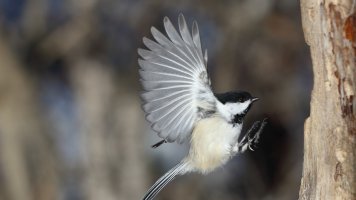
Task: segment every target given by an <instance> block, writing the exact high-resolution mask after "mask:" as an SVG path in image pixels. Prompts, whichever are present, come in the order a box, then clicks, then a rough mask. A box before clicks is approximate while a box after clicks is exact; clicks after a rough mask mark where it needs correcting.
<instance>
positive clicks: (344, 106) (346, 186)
mask: <svg viewBox="0 0 356 200" xmlns="http://www.w3.org/2000/svg"><path fill="white" fill-rule="evenodd" d="M301 11H302V23H303V30H304V35H305V40H306V42H307V43H308V45H309V46H310V51H311V57H312V61H313V72H314V88H313V91H312V99H311V105H310V117H309V118H308V119H307V120H306V122H305V127H304V128H305V130H304V142H305V143H304V166H303V177H302V182H301V187H300V193H299V199H356V182H355V176H356V175H355V174H356V170H355V164H356V162H355V161H356V155H355V154H356V152H355V149H356V148H355V147H356V145H355V144H356V141H355V139H356V98H355V91H356V68H355V67H356V64H355V63H356V62H355V52H356V32H355V31H356V24H355V23H356V14H355V0H353V1H352V0H302V1H301Z"/></svg>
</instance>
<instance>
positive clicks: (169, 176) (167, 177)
mask: <svg viewBox="0 0 356 200" xmlns="http://www.w3.org/2000/svg"><path fill="white" fill-rule="evenodd" d="M186 166H187V165H186V163H184V162H181V163H179V164H177V165H176V166H174V167H173V168H172V169H171V170H169V171H168V172H167V173H165V174H164V175H163V176H162V177H161V178H159V179H158V180H157V181H156V183H155V184H154V185H153V186H152V187H151V188H150V189H149V190H148V191H147V193H146V195H145V196H144V197H143V200H151V199H153V198H155V196H156V195H157V194H158V192H160V191H161V190H162V189H163V188H164V186H166V185H167V184H168V183H169V182H171V181H172V180H173V179H174V178H175V177H176V176H177V175H180V174H183V173H185V171H186Z"/></svg>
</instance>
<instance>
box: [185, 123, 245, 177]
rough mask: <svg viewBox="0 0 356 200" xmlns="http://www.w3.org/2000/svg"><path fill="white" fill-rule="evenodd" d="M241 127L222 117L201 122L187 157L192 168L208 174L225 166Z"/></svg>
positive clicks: (194, 133) (194, 131) (193, 136)
mask: <svg viewBox="0 0 356 200" xmlns="http://www.w3.org/2000/svg"><path fill="white" fill-rule="evenodd" d="M241 127H242V125H239V124H236V125H235V126H234V125H232V124H230V123H228V122H227V121H226V120H225V119H224V118H221V117H212V118H206V119H202V120H200V121H199V122H198V123H197V125H196V126H195V128H194V130H193V133H192V138H191V147H190V152H189V155H188V157H187V159H188V160H189V162H190V163H191V165H192V167H193V168H194V169H195V170H197V171H201V172H202V173H207V172H210V171H212V170H214V169H215V168H217V167H219V166H221V165H223V164H225V163H226V162H227V161H228V160H229V158H230V156H231V148H232V145H234V144H235V143H236V142H237V138H238V137H239V134H240V132H241Z"/></svg>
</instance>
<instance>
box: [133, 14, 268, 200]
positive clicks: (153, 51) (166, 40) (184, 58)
mask: <svg viewBox="0 0 356 200" xmlns="http://www.w3.org/2000/svg"><path fill="white" fill-rule="evenodd" d="M178 25H179V33H178V32H177V31H176V29H175V28H174V26H173V25H172V23H171V21H170V20H169V19H168V18H167V17H165V18H164V27H165V29H166V32H167V35H168V37H166V36H165V35H163V34H162V33H161V32H159V31H158V30H157V29H156V28H154V27H152V28H151V32H152V35H153V37H154V39H155V40H156V42H155V41H152V40H150V39H147V38H143V43H144V44H145V46H146V47H147V48H148V49H149V50H145V49H138V54H139V55H140V56H141V57H142V59H139V60H138V63H139V65H140V67H141V69H140V76H141V82H142V86H143V88H144V92H143V93H142V99H143V101H144V105H143V110H144V111H145V112H146V119H147V120H148V121H149V122H150V123H151V125H152V129H153V130H154V131H156V132H157V133H158V135H159V136H160V137H161V138H163V140H162V141H160V142H158V143H157V144H155V145H154V146H153V147H157V146H159V145H161V144H162V143H165V142H175V141H177V142H178V143H183V142H184V141H186V140H189V139H190V150H189V153H188V155H187V156H186V157H185V158H184V159H183V160H182V161H181V162H180V163H179V164H177V165H176V166H175V167H173V168H172V169H171V170H169V171H168V172H167V173H166V174H164V175H163V176H162V177H161V178H160V179H158V180H157V182H156V183H155V184H154V185H153V186H152V187H151V188H150V189H149V190H148V192H147V193H146V195H145V196H144V197H143V199H144V200H149V199H153V198H154V197H155V196H156V195H157V193H158V192H159V191H160V190H162V188H163V187H164V186H166V185H167V184H168V183H169V182H170V181H172V180H173V179H174V178H175V177H176V176H177V175H182V174H185V173H188V172H200V173H203V174H206V173H209V172H211V171H213V170H214V169H216V168H217V167H220V166H222V165H223V164H225V163H226V162H227V161H228V160H229V159H230V158H231V157H232V156H234V155H235V154H237V153H242V152H244V151H245V150H247V149H248V148H250V149H251V147H252V145H254V144H256V143H257V141H258V139H259V135H260V133H261V131H262V129H263V127H264V125H265V124H266V121H265V120H263V121H262V122H259V121H257V122H255V123H254V125H253V126H252V128H250V130H249V131H248V132H247V133H246V135H245V136H244V137H243V138H242V139H241V140H240V141H238V138H239V136H240V133H241V129H242V125H243V119H244V117H245V115H246V114H247V112H248V111H249V110H250V108H251V106H252V104H253V103H254V102H255V101H256V100H258V98H256V97H252V96H251V95H250V94H249V93H248V92H228V93H223V94H214V93H213V92H212V90H211V86H210V79H209V77H208V74H207V69H206V68H207V60H208V58H207V51H206V50H205V53H204V55H203V52H202V49H201V44H200V36H199V30H198V25H197V22H196V21H194V22H193V26H192V33H191V34H190V32H189V30H188V26H187V24H186V21H185V19H184V17H183V15H182V14H180V15H179V18H178ZM251 150H252V149H251Z"/></svg>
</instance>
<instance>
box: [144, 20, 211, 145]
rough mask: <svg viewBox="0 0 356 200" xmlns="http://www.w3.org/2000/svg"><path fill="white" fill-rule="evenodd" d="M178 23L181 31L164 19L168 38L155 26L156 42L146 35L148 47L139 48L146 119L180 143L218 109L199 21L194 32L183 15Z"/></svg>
mask: <svg viewBox="0 0 356 200" xmlns="http://www.w3.org/2000/svg"><path fill="white" fill-rule="evenodd" d="M178 24H179V32H180V34H179V33H178V32H177V31H176V29H175V28H174V26H173V25H172V23H171V21H170V20H169V19H168V18H167V17H165V18H164V27H165V29H166V32H167V35H168V38H169V39H168V38H167V37H166V36H164V35H163V34H162V33H160V32H159V31H158V30H157V29H156V28H154V27H152V28H151V32H152V35H153V37H154V39H155V40H156V42H154V41H152V40H150V39H147V38H143V43H144V44H145V45H146V47H147V48H148V49H149V50H145V49H138V54H139V55H140V56H141V57H142V59H139V60H138V63H139V65H140V67H141V69H140V76H141V82H142V85H143V88H144V90H145V91H144V92H143V94H142V99H143V100H144V105H143V109H144V111H145V112H146V119H147V120H148V121H149V122H150V123H151V124H152V128H153V130H155V131H156V132H157V133H158V135H159V136H160V137H161V138H164V139H165V140H167V141H168V142H174V141H178V142H180V143H181V142H183V141H184V140H185V139H186V138H187V137H189V136H190V134H191V132H192V129H193V127H194V124H195V123H196V121H198V120H199V119H201V118H203V117H204V116H205V115H206V114H207V113H212V112H215V102H216V98H215V96H214V94H213V93H212V91H211V88H210V80H209V77H208V74H207V71H206V62H207V56H206V53H205V56H204V57H203V54H202V50H201V44H200V36H199V30H198V25H197V23H196V22H193V27H192V35H191V34H190V33H189V30H188V27H187V23H186V21H185V19H184V17H183V15H182V14H180V15H179V18H178Z"/></svg>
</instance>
